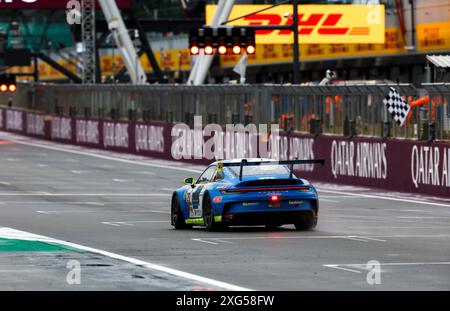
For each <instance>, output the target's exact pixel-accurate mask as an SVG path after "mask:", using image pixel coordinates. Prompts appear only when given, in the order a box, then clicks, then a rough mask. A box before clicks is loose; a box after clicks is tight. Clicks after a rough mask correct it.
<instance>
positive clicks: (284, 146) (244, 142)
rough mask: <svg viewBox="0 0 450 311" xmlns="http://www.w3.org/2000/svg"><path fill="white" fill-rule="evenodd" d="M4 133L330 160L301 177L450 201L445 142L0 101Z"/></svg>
mask: <svg viewBox="0 0 450 311" xmlns="http://www.w3.org/2000/svg"><path fill="white" fill-rule="evenodd" d="M0 131H8V132H12V133H17V134H21V135H26V136H31V137H36V138H41V139H46V140H51V141H55V142H59V143H66V144H72V145H79V146H84V147H90V148H97V149H103V150H111V151H116V152H125V153H133V154H138V155H143V156H151V157H157V158H162V159H166V160H182V161H188V162H193V163H198V164H208V163H210V162H212V161H214V159H224V158H246V157H254V156H261V157H262V156H263V157H270V158H275V159H282V160H285V159H313V158H323V159H325V166H324V167H319V166H308V165H304V166H298V167H296V168H295V172H296V175H297V176H299V177H303V178H308V179H311V180H313V181H323V182H331V183H339V184H349V185H357V186H370V187H378V188H381V189H387V190H389V191H407V192H411V193H416V194H419V193H424V194H432V195H437V196H443V197H446V198H450V143H449V142H444V141H439V142H437V141H434V142H426V141H416V140H409V139H394V138H390V139H382V138H374V137H344V136H336V135H311V134H308V133H300V132H290V131H288V132H280V133H278V134H277V135H276V133H275V132H271V133H270V135H269V136H267V135H265V134H261V133H256V134H255V133H251V132H248V133H247V132H245V131H244V132H242V131H241V130H240V129H239V128H238V129H236V128H235V129H233V131H231V132H226V133H225V135H223V132H222V131H223V128H222V127H220V126H219V127H216V128H215V129H214V131H207V128H206V127H203V126H202V127H199V128H196V127H195V126H194V128H190V127H189V126H187V125H183V126H181V127H180V124H173V123H167V122H158V121H149V122H143V121H127V120H107V119H98V118H86V117H67V116H60V115H54V114H44V113H41V112H35V111H26V110H22V109H11V108H8V107H4V106H0ZM242 134H244V136H242ZM255 137H256V142H257V144H256V148H253V147H252V144H251V143H250V142H252V141H253V140H252V139H253V138H255ZM242 138H243V139H242ZM211 143H212V145H211V146H210V144H211ZM208 148H211V150H214V152H213V154H212V156H205V154H207V153H205V150H207V149H208ZM255 150H257V151H256V152H255ZM262 150H265V151H266V152H265V153H264V152H262ZM198 151H200V152H198ZM180 182H181V178H180Z"/></svg>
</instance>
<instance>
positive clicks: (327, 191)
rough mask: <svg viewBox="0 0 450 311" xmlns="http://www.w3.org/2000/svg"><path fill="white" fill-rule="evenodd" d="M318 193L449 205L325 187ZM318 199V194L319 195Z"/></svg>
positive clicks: (448, 205) (449, 205) (440, 204)
mask: <svg viewBox="0 0 450 311" xmlns="http://www.w3.org/2000/svg"><path fill="white" fill-rule="evenodd" d="M318 191H319V193H320V192H324V193H334V194H343V195H349V196H355V197H363V198H369V199H379V200H390V201H397V202H406V203H415V204H424V205H434V206H444V207H450V204H443V203H435V202H426V201H418V200H411V199H404V198H393V197H386V196H381V195H371V194H362V193H358V194H356V193H349V192H344V191H335V190H325V189H321V188H319V189H318ZM319 200H320V196H319Z"/></svg>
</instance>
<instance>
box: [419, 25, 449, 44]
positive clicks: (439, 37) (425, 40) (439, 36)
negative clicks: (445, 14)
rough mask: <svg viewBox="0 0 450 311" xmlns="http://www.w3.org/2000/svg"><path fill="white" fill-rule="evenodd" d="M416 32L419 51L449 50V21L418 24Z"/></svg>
mask: <svg viewBox="0 0 450 311" xmlns="http://www.w3.org/2000/svg"><path fill="white" fill-rule="evenodd" d="M416 32H417V41H418V50H419V51H420V52H439V51H447V52H448V51H450V21H448V22H437V23H431V24H419V25H417V28H416Z"/></svg>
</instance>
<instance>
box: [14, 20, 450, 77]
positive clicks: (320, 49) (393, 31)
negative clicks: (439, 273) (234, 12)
mask: <svg viewBox="0 0 450 311" xmlns="http://www.w3.org/2000/svg"><path fill="white" fill-rule="evenodd" d="M417 51H418V52H420V53H428V52H434V53H448V52H450V21H449V22H438V23H429V24H419V25H417ZM388 55H408V52H406V51H405V49H404V46H403V41H402V39H401V35H400V30H399V29H398V28H395V27H393V28H387V29H386V31H385V42H384V43H383V44H301V45H300V60H301V61H321V60H329V59H340V58H357V57H371V56H388ZM155 57H156V60H157V61H158V63H159V66H160V67H161V69H162V70H169V71H179V70H184V71H186V70H190V69H191V56H190V53H189V50H188V49H187V48H186V49H179V50H165V51H158V52H155ZM239 58H240V56H239V55H237V56H235V55H224V56H221V57H220V62H221V66H222V67H224V68H229V67H234V66H235V65H236V63H237V62H238V61H239ZM141 61H142V65H143V66H144V70H145V71H147V72H150V71H151V70H152V68H151V66H150V62H149V61H148V59H147V57H146V56H145V55H144V56H142V57H141ZM290 62H292V45H291V44H261V45H258V46H257V48H256V54H255V55H249V59H248V64H249V65H250V66H252V65H269V64H278V63H290ZM58 63H60V64H61V65H63V66H64V67H66V68H67V69H69V70H70V71H72V72H75V73H76V66H75V63H74V62H68V61H59V62H58ZM113 63H114V66H113ZM123 66H124V63H123V61H122V59H121V58H120V56H119V55H116V56H115V57H114V61H113V57H112V56H111V55H104V56H101V68H102V74H103V75H111V74H112V72H113V68H114V72H115V73H117V72H118V71H119V69H120V68H122V67H123ZM11 72H22V73H25V72H27V73H31V72H33V67H13V69H12V70H11ZM39 77H40V79H42V80H56V79H63V78H65V77H64V76H63V75H62V74H61V73H60V72H58V71H57V70H55V69H53V68H52V67H50V66H49V65H47V64H46V63H44V62H39Z"/></svg>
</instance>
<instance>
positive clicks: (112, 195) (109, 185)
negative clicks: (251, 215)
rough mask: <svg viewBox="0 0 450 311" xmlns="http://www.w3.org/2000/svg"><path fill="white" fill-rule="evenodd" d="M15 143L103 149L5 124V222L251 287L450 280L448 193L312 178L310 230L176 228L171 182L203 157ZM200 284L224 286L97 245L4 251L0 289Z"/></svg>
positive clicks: (440, 286)
mask: <svg viewBox="0 0 450 311" xmlns="http://www.w3.org/2000/svg"><path fill="white" fill-rule="evenodd" d="M19 141H22V142H25V143H26V144H30V143H32V144H45V145H48V146H51V148H54V147H56V148H69V149H73V150H76V151H81V152H83V153H84V152H87V153H95V154H99V153H100V152H99V151H95V150H89V149H81V148H74V147H70V146H64V145H57V144H50V143H47V142H43V141H39V140H29V139H27V138H21V137H19V136H14V135H10V134H5V133H0V142H1V144H0V158H1V161H0V227H9V228H14V229H17V230H22V231H26V232H31V233H34V234H39V235H44V236H48V237H52V238H55V239H59V240H64V241H70V242H73V243H77V244H81V245H84V246H89V247H93V248H96V249H99V250H104V251H108V252H112V253H115V254H120V255H123V256H127V257H130V258H134V259H139V260H143V261H145V262H149V263H152V264H157V265H160V266H163V267H169V268H173V269H176V270H179V271H183V272H188V273H191V274H194V275H196V276H202V277H207V278H209V279H212V280H217V281H221V282H226V283H229V284H232V285H236V286H240V287H243V288H248V289H255V290H450V201H446V200H429V199H423V198H415V197H411V196H408V195H403V197H402V198H401V199H400V200H398V199H394V200H391V199H386V198H383V196H384V195H385V194H386V193H383V192H381V193H378V192H376V190H367V189H365V190H364V189H358V188H352V187H340V186H333V185H319V192H320V198H321V201H320V204H321V205H320V216H319V224H318V226H317V228H316V230H314V231H310V232H297V231H295V230H294V227H293V226H285V227H283V228H281V229H280V230H276V231H267V230H266V229H265V228H263V227H253V228H232V229H230V230H229V231H227V232H217V233H211V232H206V231H205V230H203V229H201V228H196V229H194V230H188V231H175V230H173V229H172V227H171V226H170V220H169V216H170V196H171V193H172V190H173V189H175V188H177V187H179V186H180V185H181V181H182V180H183V178H184V177H189V176H194V175H196V173H194V172H187V171H184V170H186V169H192V170H194V171H195V170H198V169H200V168H199V167H193V166H186V165H181V164H180V163H175V164H170V163H167V162H161V161H156V160H152V159H144V158H140V157H134V156H129V155H119V154H113V153H108V154H107V157H108V158H98V157H93V156H89V155H85V154H79V153H71V152H63V151H58V150H51V149H48V148H41V147H37V146H30V145H24V144H20V143H18V142H19ZM100 154H105V153H100ZM109 157H113V158H118V159H128V160H126V161H115V160H113V159H109ZM128 161H129V162H128ZM155 163H156V164H157V165H156V166H154V164H155ZM176 165H179V167H180V168H181V170H178V169H176ZM167 166H170V167H171V169H168V168H167ZM174 168H175V169H174ZM320 190H322V191H320ZM388 195H389V194H388ZM403 198H404V199H406V200H407V201H404V200H403ZM408 200H409V201H408ZM410 200H413V201H414V202H411V201H410ZM421 200H424V202H427V203H428V204H424V203H421V202H420V201H421ZM416 201H418V202H416ZM434 203H436V204H434ZM69 259H77V260H79V261H80V262H81V266H82V267H81V268H82V270H81V271H82V284H81V285H72V286H70V285H68V284H67V283H66V282H65V278H66V273H67V269H66V267H65V262H66V261H67V260H69ZM370 260H377V261H379V262H380V263H381V271H382V272H381V284H379V285H369V284H368V283H367V281H366V276H367V272H368V271H367V269H366V263H367V262H368V261H370ZM206 288H212V289H223V288H221V287H220V286H213V285H211V284H205V283H202V282H199V281H196V280H193V279H189V278H185V277H183V276H180V275H172V274H170V273H165V272H161V271H156V270H152V269H151V268H145V267H139V266H136V265H133V264H131V263H129V262H124V261H121V260H117V259H113V258H109V257H107V256H102V255H98V254H93V253H75V254H72V253H67V254H66V253H62V254H59V257H57V256H53V255H52V254H40V253H28V252H25V253H6V252H1V251H0V290H17V289H25V290H45V289H50V290H60V289H61V290H93V289H96V290H171V289H173V290H186V289H188V290H189V289H206Z"/></svg>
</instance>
